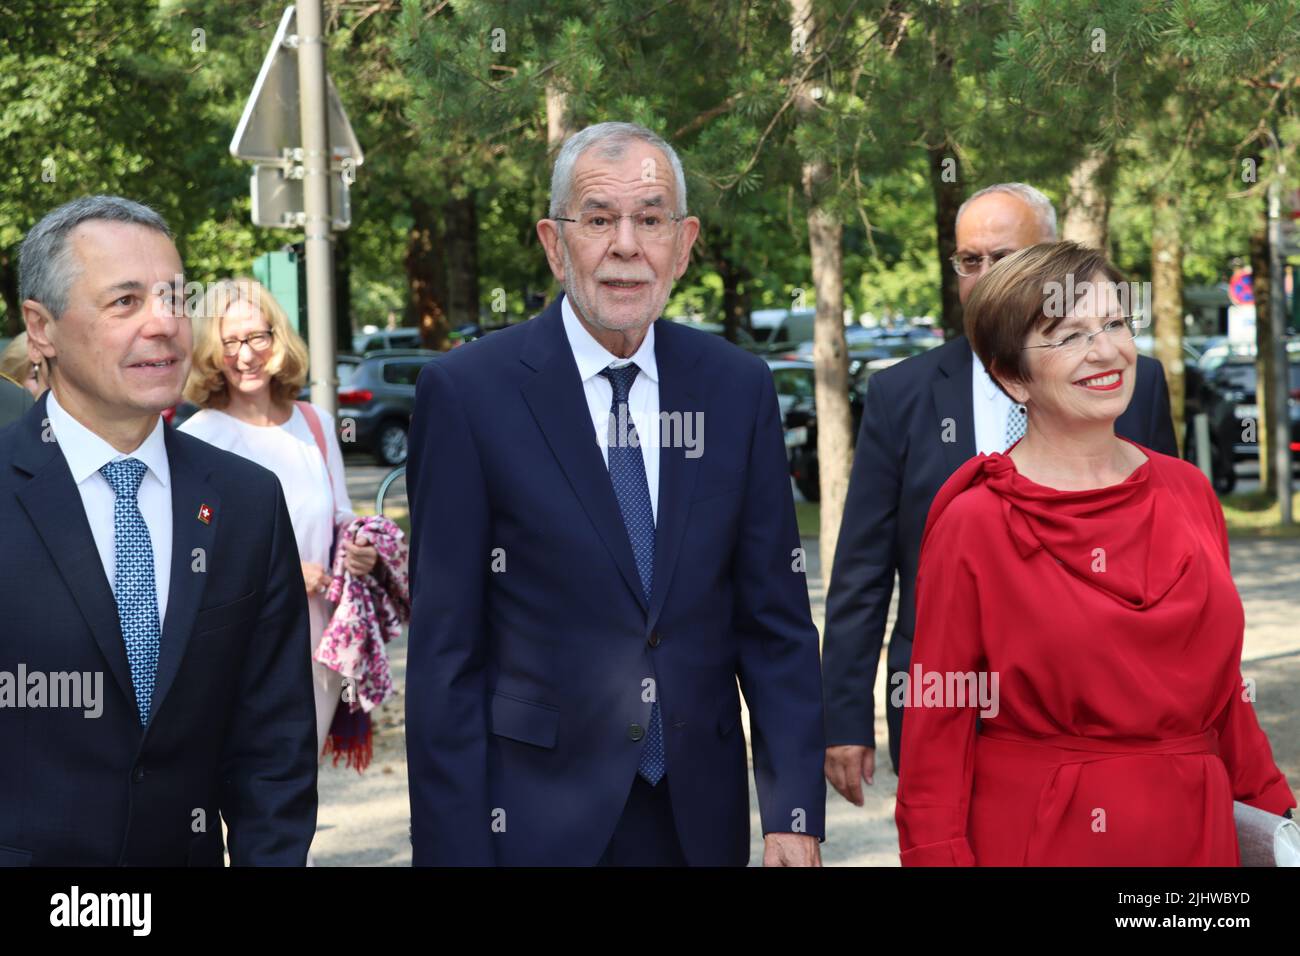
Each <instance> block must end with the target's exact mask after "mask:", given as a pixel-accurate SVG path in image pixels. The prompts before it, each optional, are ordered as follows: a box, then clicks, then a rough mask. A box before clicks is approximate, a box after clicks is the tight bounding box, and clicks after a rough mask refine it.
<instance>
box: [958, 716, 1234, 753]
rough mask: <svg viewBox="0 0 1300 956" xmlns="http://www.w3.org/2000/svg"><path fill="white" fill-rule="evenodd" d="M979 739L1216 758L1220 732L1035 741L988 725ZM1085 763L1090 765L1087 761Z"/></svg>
mask: <svg viewBox="0 0 1300 956" xmlns="http://www.w3.org/2000/svg"><path fill="white" fill-rule="evenodd" d="M980 736H981V737H988V738H989V739H990V740H1006V741H1010V742H1011V743H1017V744H1033V745H1037V746H1039V747H1046V748H1051V749H1054V750H1071V751H1081V752H1084V753H1090V754H1096V755H1097V756H1098V758H1105V757H1120V756H1127V755H1129V754H1169V755H1186V754H1217V753H1218V752H1219V732H1218V731H1217V730H1214V729H1213V728H1211V729H1210V730H1207V731H1205V732H1204V733H1201V734H1192V735H1191V736H1188V737H1165V738H1159V739H1155V740H1151V739H1148V738H1141V737H1072V736H1069V735H1067V734H1059V735H1055V736H1047V737H1034V736H1031V735H1029V734H1024V733H1021V732H1020V731H1017V730H1009V729H1007V728H1006V727H998V726H996V725H994V724H990V723H985V724H982V725H981V726H980ZM1085 762H1090V761H1087V760H1086V759H1085Z"/></svg>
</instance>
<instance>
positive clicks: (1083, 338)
mask: <svg viewBox="0 0 1300 956" xmlns="http://www.w3.org/2000/svg"><path fill="white" fill-rule="evenodd" d="M1134 318H1135V316H1133V315H1121V316H1119V317H1117V318H1114V319H1111V320H1110V321H1109V322H1107V323H1106V324H1105V325H1103V326H1102V327H1101V328H1099V329H1098V330H1097V331H1095V332H1071V333H1070V334H1069V335H1067V336H1066V337H1065V338H1063V339H1061V341H1059V342H1048V343H1047V344H1046V345H1026V346H1025V347H1024V349H1021V351H1024V350H1025V349H1054V350H1056V351H1057V352H1059V353H1061V354H1062V355H1074V354H1076V353H1081V352H1083V351H1084V350H1086V349H1088V348H1089V347H1090V346H1091V345H1092V340H1093V339H1094V338H1096V337H1097V336H1098V335H1101V334H1102V333H1103V332H1105V333H1106V335H1107V336H1108V337H1109V338H1111V339H1112V340H1114V341H1116V342H1124V341H1127V340H1128V339H1131V338H1134V337H1135V336H1136V335H1137V329H1136V327H1135V326H1134V324H1133V320H1134Z"/></svg>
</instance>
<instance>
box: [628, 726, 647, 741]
mask: <svg viewBox="0 0 1300 956" xmlns="http://www.w3.org/2000/svg"><path fill="white" fill-rule="evenodd" d="M644 736H645V728H644V727H642V726H641V725H640V724H631V725H629V726H628V728H627V739H628V740H640V739H641V738H642V737H644Z"/></svg>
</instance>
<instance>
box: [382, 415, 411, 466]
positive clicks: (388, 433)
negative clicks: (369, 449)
mask: <svg viewBox="0 0 1300 956" xmlns="http://www.w3.org/2000/svg"><path fill="white" fill-rule="evenodd" d="M375 458H377V459H378V460H379V463H380V464H381V465H390V466H391V465H400V464H403V463H404V462H405V461H406V426H405V425H403V424H402V423H401V422H385V423H384V424H383V425H381V426H380V428H379V434H378V435H377V436H376V437H375Z"/></svg>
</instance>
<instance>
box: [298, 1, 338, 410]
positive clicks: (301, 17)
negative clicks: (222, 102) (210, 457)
mask: <svg viewBox="0 0 1300 956" xmlns="http://www.w3.org/2000/svg"><path fill="white" fill-rule="evenodd" d="M296 6H297V10H298V12H297V20H298V89H299V96H300V97H301V102H300V104H299V111H300V114H301V116H302V152H303V156H302V167H303V183H302V185H303V209H304V211H305V213H306V220H307V221H306V223H305V230H306V235H305V236H304V240H305V241H304V245H305V247H306V251H307V329H308V343H309V346H308V352H309V359H310V362H311V400H312V401H313V402H314V403H315V404H317V405H319V406H321V407H322V408H324V409H326V410H328V411H329V413H330V414H331V415H334V414H336V413H337V411H338V409H337V405H338V392H337V390H336V389H337V384H338V383H337V382H336V380H335V375H336V372H335V370H334V363H335V355H334V351H335V344H334V261H333V260H334V249H333V247H332V246H331V244H330V151H329V149H330V147H329V121H328V119H327V118H326V117H327V116H328V115H329V114H328V113H327V112H326V102H325V96H326V93H325V43H324V37H323V35H322V19H323V18H322V15H321V0H298V2H297V4H296Z"/></svg>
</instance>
